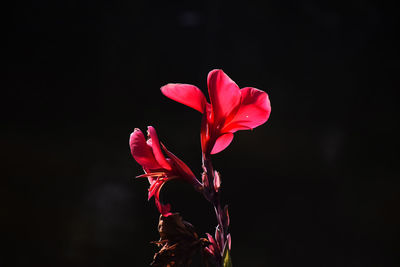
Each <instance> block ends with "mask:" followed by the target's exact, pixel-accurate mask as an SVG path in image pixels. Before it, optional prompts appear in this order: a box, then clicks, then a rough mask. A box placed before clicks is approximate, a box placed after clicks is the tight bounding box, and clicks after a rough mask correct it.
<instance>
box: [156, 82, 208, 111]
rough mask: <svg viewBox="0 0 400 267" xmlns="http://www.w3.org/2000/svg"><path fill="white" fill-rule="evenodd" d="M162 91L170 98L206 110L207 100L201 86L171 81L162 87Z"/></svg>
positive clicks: (199, 109)
mask: <svg viewBox="0 0 400 267" xmlns="http://www.w3.org/2000/svg"><path fill="white" fill-rule="evenodd" d="M161 92H162V93H163V94H164V95H165V96H166V97H168V98H171V99H172V100H175V101H176V102H179V103H182V104H184V105H186V106H189V107H191V108H193V109H195V110H197V111H200V112H201V113H203V112H204V108H205V104H206V103H207V100H206V98H205V96H204V94H203V93H202V92H201V90H200V89H199V88H197V87H196V86H194V85H190V84H182V83H169V84H167V85H164V86H163V87H161Z"/></svg>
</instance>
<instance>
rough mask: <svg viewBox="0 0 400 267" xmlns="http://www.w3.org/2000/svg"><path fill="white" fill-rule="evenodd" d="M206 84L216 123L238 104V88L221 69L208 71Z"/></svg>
mask: <svg viewBox="0 0 400 267" xmlns="http://www.w3.org/2000/svg"><path fill="white" fill-rule="evenodd" d="M207 85H208V93H209V95H210V101H211V106H212V109H213V113H214V117H215V118H214V120H215V121H216V122H217V123H218V122H220V121H221V120H223V119H224V118H226V117H228V116H229V114H230V113H231V112H232V111H233V110H234V109H235V108H236V107H237V106H238V105H239V104H240V90H239V87H238V86H237V85H236V83H235V82H234V81H232V80H231V78H229V77H228V75H226V74H225V73H224V72H223V71H222V70H212V71H210V73H209V74H208V78H207Z"/></svg>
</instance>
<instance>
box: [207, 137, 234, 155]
mask: <svg viewBox="0 0 400 267" xmlns="http://www.w3.org/2000/svg"><path fill="white" fill-rule="evenodd" d="M232 140H233V133H226V134H223V135H221V136H220V137H218V139H217V141H216V142H215V145H214V147H213V149H212V150H211V154H217V153H219V152H221V151H222V150H224V149H225V148H227V147H228V146H229V144H230V143H231V142H232Z"/></svg>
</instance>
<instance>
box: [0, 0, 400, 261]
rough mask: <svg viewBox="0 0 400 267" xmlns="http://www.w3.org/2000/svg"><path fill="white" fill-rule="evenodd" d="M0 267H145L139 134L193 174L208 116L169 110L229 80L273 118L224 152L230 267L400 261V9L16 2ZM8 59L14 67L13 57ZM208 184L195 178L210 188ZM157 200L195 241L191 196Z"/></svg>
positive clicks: (207, 215) (205, 214)
mask: <svg viewBox="0 0 400 267" xmlns="http://www.w3.org/2000/svg"><path fill="white" fill-rule="evenodd" d="M3 11H4V12H5V13H7V15H8V16H9V18H8V19H7V23H6V27H7V31H6V32H5V33H3V36H6V37H7V38H6V40H5V41H3V42H5V44H6V47H7V48H6V50H4V51H3V54H4V58H5V64H4V65H5V66H6V79H5V80H3V82H4V81H5V83H6V84H5V86H2V87H3V90H2V93H1V95H2V96H1V102H2V104H1V116H2V123H1V151H2V153H1V154H2V156H1V157H2V158H1V163H2V165H4V166H5V167H2V172H5V174H6V175H5V176H3V177H4V178H2V180H3V182H4V181H5V186H2V187H1V191H0V200H1V204H0V205H1V229H2V234H1V236H2V237H1V243H2V244H3V245H4V248H5V249H4V248H3V249H2V250H1V252H0V255H1V257H0V265H1V266H147V265H148V263H149V262H150V261H151V258H152V254H153V253H154V251H155V249H156V248H155V246H154V245H151V244H149V241H151V240H156V239H158V233H157V231H156V226H157V223H158V221H157V220H158V212H157V210H156V208H155V206H154V202H153V201H150V202H147V200H146V196H147V187H148V183H147V181H145V180H134V179H133V177H135V176H136V175H139V174H141V173H142V170H141V169H140V166H139V165H138V164H137V163H136V162H135V161H134V160H133V159H132V157H131V155H130V151H129V146H128V139H129V135H130V133H131V132H132V131H133V129H134V128H136V127H138V128H141V129H142V130H145V129H146V126H147V125H153V126H155V127H156V129H157V131H158V134H159V137H160V139H161V140H162V141H163V142H164V143H165V144H166V145H167V146H168V148H169V149H170V150H171V151H172V152H174V153H176V154H177V155H178V156H179V157H180V158H182V159H183V160H184V161H185V162H186V163H187V164H188V165H189V166H190V167H191V168H192V170H193V171H194V173H195V174H197V175H199V174H200V172H201V167H200V160H201V153H200V141H199V129H200V119H201V115H200V114H199V113H198V112H196V111H195V110H192V109H189V108H187V107H185V106H183V105H181V104H179V103H176V102H174V101H171V100H169V99H167V98H166V97H164V96H163V95H162V94H161V93H160V91H159V88H160V86H162V85H164V84H166V83H168V82H183V83H190V84H195V85H197V86H198V87H200V88H201V89H202V90H203V91H204V92H206V91H207V89H206V77H207V73H208V72H209V71H210V70H212V69H214V68H222V69H223V70H224V71H225V72H226V73H227V74H228V75H230V77H231V78H232V79H233V80H234V81H236V82H237V83H238V85H239V86H240V87H245V86H253V87H256V88H259V89H262V90H265V91H266V92H267V93H268V94H269V96H270V99H271V103H272V114H271V117H270V119H269V121H268V122H267V123H266V124H265V125H263V126H260V127H258V128H256V129H255V130H254V131H241V132H238V133H237V134H235V138H234V141H233V143H232V144H231V145H230V146H229V148H228V149H226V150H225V151H224V152H222V153H220V154H218V155H216V156H215V157H214V165H215V168H216V169H218V170H219V171H220V172H221V173H222V179H223V202H224V203H229V205H230V214H231V222H232V224H231V233H232V236H233V240H232V242H233V243H232V253H233V261H234V264H235V266H270V267H273V266H307V267H311V266H316V267H317V266H318V267H320V266H399V265H397V264H400V263H399V260H398V258H397V257H398V252H399V251H398V250H397V248H396V246H398V244H399V243H398V242H399V238H398V237H399V229H400V227H399V226H400V214H399V202H400V183H399V180H398V174H399V173H398V166H396V163H397V162H398V161H397V158H396V156H397V154H398V151H397V148H396V146H397V145H398V136H397V134H398V132H397V131H396V127H398V124H399V122H398V120H397V118H396V117H395V112H396V109H397V105H398V100H397V98H396V95H395V90H396V89H398V76H397V77H395V76H396V75H398V61H397V57H398V43H397V40H396V39H397V38H398V32H397V31H396V30H397V29H396V28H395V26H394V25H395V23H396V22H397V16H398V10H397V9H396V8H395V6H394V5H391V4H390V3H389V2H382V1H347V2H345V3H340V2H337V1H312V0H306V1H275V0H274V1H260V2H255V1H246V2H245V1H242V2H233V1H203V2H198V3H195V2H191V1H160V2H154V1H124V2H120V1H113V2H111V1H110V2H108V1H32V2H25V3H23V2H14V3H12V4H9V6H5V7H4V9H3ZM3 62H4V61H3ZM199 176H200V175H199ZM162 197H163V199H164V201H165V202H169V203H172V207H173V210H175V211H179V212H180V213H181V214H182V215H183V217H184V218H185V219H186V220H188V221H190V222H191V223H193V224H194V225H195V226H196V227H197V229H198V231H199V232H200V233H202V234H204V232H210V233H213V232H214V226H215V225H216V222H215V219H214V215H213V212H212V208H211V207H210V206H209V205H208V203H207V202H206V201H204V200H203V199H202V197H201V196H200V195H199V194H197V193H196V192H195V191H194V190H193V189H192V188H191V187H190V186H189V185H186V184H183V183H179V182H171V183H170V184H169V185H168V186H167V187H165V189H163V196H162Z"/></svg>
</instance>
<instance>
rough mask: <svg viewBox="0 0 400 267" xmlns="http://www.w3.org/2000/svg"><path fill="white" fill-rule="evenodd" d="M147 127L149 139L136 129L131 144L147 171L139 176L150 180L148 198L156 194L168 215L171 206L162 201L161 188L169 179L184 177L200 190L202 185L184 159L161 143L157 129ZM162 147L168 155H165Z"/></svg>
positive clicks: (156, 199)
mask: <svg viewBox="0 0 400 267" xmlns="http://www.w3.org/2000/svg"><path fill="white" fill-rule="evenodd" d="M147 129H148V139H147V141H146V139H145V136H144V134H143V133H142V131H140V130H139V129H135V131H134V132H133V133H132V134H131V136H130V140H129V145H130V148H131V153H132V156H133V158H134V159H135V160H136V161H137V163H139V164H140V165H141V166H142V167H143V170H144V172H145V174H143V175H139V176H138V177H147V178H148V180H149V183H150V187H149V195H148V199H150V198H151V197H152V196H154V199H155V203H156V206H157V208H158V210H159V211H160V213H161V214H162V215H163V216H165V217H166V216H169V215H171V212H170V210H171V206H170V205H169V204H166V205H164V204H162V203H161V202H160V190H161V188H162V186H163V185H164V184H165V183H166V182H167V181H170V180H172V179H182V180H185V181H187V182H189V183H191V184H192V185H193V186H194V187H195V189H196V190H200V189H201V187H202V185H201V183H200V182H199V181H198V180H197V179H196V177H195V175H194V174H193V172H192V171H191V170H190V169H189V167H188V166H187V165H186V164H185V163H184V162H183V161H181V160H180V159H179V158H178V157H176V156H175V155H174V154H172V153H171V152H169V151H168V150H167V149H166V148H165V146H164V145H163V144H161V145H160V142H159V140H158V137H157V133H156V130H155V129H154V128H153V127H152V126H149V127H148V128H147ZM161 147H162V149H163V150H164V152H165V154H166V155H167V157H165V156H164V153H163V151H162V150H161Z"/></svg>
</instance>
